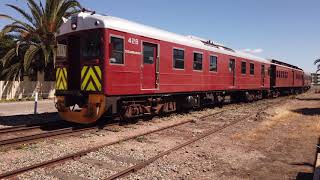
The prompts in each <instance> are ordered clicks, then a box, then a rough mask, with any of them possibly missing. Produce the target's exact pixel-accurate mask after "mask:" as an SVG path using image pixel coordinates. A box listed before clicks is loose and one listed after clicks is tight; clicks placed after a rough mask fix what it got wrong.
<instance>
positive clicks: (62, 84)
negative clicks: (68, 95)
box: [56, 68, 68, 90]
mask: <svg viewBox="0 0 320 180" xmlns="http://www.w3.org/2000/svg"><path fill="white" fill-rule="evenodd" d="M67 88H68V86H67V68H57V72H56V89H57V90H67Z"/></svg>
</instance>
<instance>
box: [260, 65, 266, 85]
mask: <svg viewBox="0 0 320 180" xmlns="http://www.w3.org/2000/svg"><path fill="white" fill-rule="evenodd" d="M265 77H266V71H265V66H264V64H262V65H261V85H262V86H264V82H265Z"/></svg>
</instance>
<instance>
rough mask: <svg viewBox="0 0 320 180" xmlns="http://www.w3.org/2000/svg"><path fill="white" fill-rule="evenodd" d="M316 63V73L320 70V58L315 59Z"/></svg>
mask: <svg viewBox="0 0 320 180" xmlns="http://www.w3.org/2000/svg"><path fill="white" fill-rule="evenodd" d="M317 64H318V65H317ZM314 65H317V71H316V73H317V72H319V71H320V58H319V59H317V60H315V61H314Z"/></svg>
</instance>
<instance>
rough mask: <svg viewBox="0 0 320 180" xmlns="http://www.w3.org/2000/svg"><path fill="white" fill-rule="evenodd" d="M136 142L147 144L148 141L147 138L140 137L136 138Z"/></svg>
mask: <svg viewBox="0 0 320 180" xmlns="http://www.w3.org/2000/svg"><path fill="white" fill-rule="evenodd" d="M135 140H136V141H137V142H140V143H143V142H146V141H147V138H146V137H144V136H139V137H136V138H135Z"/></svg>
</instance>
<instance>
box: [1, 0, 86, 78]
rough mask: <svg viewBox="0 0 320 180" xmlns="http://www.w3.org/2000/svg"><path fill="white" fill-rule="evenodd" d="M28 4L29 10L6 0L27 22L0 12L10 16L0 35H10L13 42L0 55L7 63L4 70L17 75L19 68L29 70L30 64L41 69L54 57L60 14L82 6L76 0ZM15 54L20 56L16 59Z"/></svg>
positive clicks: (69, 12) (65, 14)
mask: <svg viewBox="0 0 320 180" xmlns="http://www.w3.org/2000/svg"><path fill="white" fill-rule="evenodd" d="M27 5H28V7H29V12H27V11H25V10H23V9H21V8H20V7H18V6H15V5H12V4H7V6H8V7H10V8H12V9H14V10H15V11H17V12H18V13H19V14H21V15H22V17H24V19H25V20H26V22H23V21H20V20H18V19H16V18H13V17H11V16H9V15H5V14H0V18H7V19H10V20H12V23H11V24H8V25H6V26H4V28H3V29H2V31H1V32H0V39H1V38H3V37H5V36H11V37H12V38H13V39H14V41H15V46H14V47H12V48H11V49H9V50H8V51H7V53H6V54H5V55H4V56H3V57H2V58H1V62H2V65H3V66H4V67H7V68H6V71H3V74H6V73H10V76H11V77H18V76H19V74H21V71H22V70H21V69H23V70H25V71H29V70H30V68H31V66H32V64H36V65H38V67H37V70H38V71H43V70H44V68H45V67H46V66H47V65H48V64H50V61H55V54H56V45H57V40H56V32H57V31H58V29H59V27H60V26H61V25H62V23H63V18H68V17H70V16H71V15H72V14H74V13H77V12H79V11H80V9H81V5H80V3H79V2H78V1H77V0H46V2H45V7H43V5H42V3H41V1H39V4H38V3H36V2H35V1H34V0H27ZM17 56H23V57H22V58H21V59H20V60H18V61H17V60H16V58H15V57H17ZM51 64H52V62H51ZM39 65H43V66H40V67H39ZM7 75H8V74H7Z"/></svg>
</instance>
